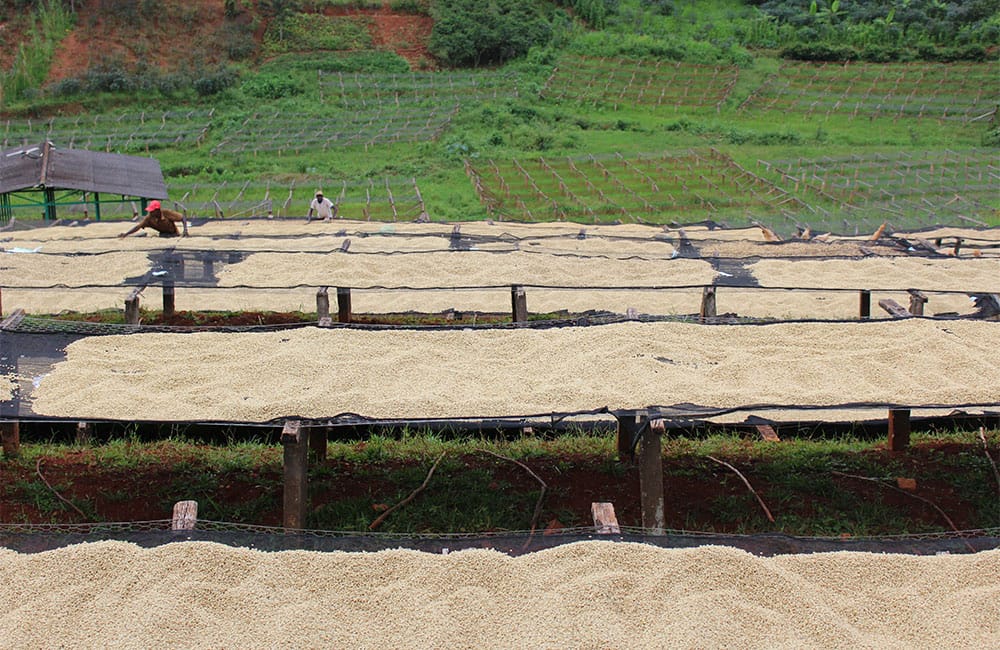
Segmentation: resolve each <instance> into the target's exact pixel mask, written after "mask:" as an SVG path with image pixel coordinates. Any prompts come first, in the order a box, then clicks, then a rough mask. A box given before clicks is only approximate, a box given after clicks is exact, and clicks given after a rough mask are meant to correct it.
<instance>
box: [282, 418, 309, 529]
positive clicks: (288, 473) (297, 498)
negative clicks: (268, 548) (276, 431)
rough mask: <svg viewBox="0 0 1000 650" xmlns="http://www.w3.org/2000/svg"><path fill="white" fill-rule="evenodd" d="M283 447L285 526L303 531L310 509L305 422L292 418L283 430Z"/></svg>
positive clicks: (307, 444)
mask: <svg viewBox="0 0 1000 650" xmlns="http://www.w3.org/2000/svg"><path fill="white" fill-rule="evenodd" d="M281 445H282V447H284V452H285V453H284V474H285V481H284V483H285V486H284V501H283V504H282V506H283V513H282V519H283V521H284V526H285V528H288V529H291V530H301V529H302V527H303V525H304V524H305V520H306V510H307V509H308V500H309V492H308V468H309V441H308V440H307V439H306V435H305V434H304V433H303V432H302V423H301V422H299V421H298V420H290V421H288V422H286V423H285V426H284V428H283V429H282V430H281Z"/></svg>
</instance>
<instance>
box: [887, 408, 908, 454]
mask: <svg viewBox="0 0 1000 650" xmlns="http://www.w3.org/2000/svg"><path fill="white" fill-rule="evenodd" d="M909 446H910V409H889V449H890V450H891V451H906V448H907V447H909Z"/></svg>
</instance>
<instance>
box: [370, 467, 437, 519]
mask: <svg viewBox="0 0 1000 650" xmlns="http://www.w3.org/2000/svg"><path fill="white" fill-rule="evenodd" d="M444 454H445V452H441V455H440V456H438V457H437V460H436V461H434V464H433V465H431V469H430V471H429V472H427V477H426V478H425V479H424V482H423V483H421V484H420V486H419V487H418V488H417V489H416V490H414V491H413V492H410V494H409V496H407V497H406V498H405V499H403V500H402V501H400V502H399V503H397V504H396V505H394V506H393V507H391V508H389V509H388V510H386V511H385V512H383V513H382V514H381V515H379V516H378V518H377V519H375V521H373V522H372V523H371V525H369V526H368V530H375V529H376V528H378V527H379V526H380V525H381V524H382V522H383V521H385V519H386V517H388V516H389V514H390V513H392V512H393V511H395V510H398V509H399V508H402V507H403V506H405V505H406V504H407V503H409V502H410V501H413V499H414V497H416V496H417V495H418V494H420V493H421V492H423V490H424V488H425V487H427V484H428V483H430V480H431V477H432V476H434V470H436V469H437V466H438V463H440V462H441V459H442V458H444Z"/></svg>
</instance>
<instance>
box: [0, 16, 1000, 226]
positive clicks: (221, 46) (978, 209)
mask: <svg viewBox="0 0 1000 650" xmlns="http://www.w3.org/2000/svg"><path fill="white" fill-rule="evenodd" d="M15 4H20V5H25V6H30V7H34V8H35V9H36V13H35V14H34V16H35V17H36V20H35V21H34V22H32V21H29V20H28V19H27V18H14V17H13V14H11V15H9V16H7V18H8V20H9V22H8V23H7V27H8V28H9V29H11V30H12V31H14V33H16V34H18V35H20V36H21V39H22V40H24V39H33V41H32V42H33V43H34V45H33V46H32V47H27V48H22V49H21V50H18V51H17V52H14V53H13V54H11V53H10V52H9V51H8V52H7V57H6V58H5V59H4V60H5V61H7V62H8V65H9V66H11V67H10V68H9V70H10V72H8V73H7V74H6V75H5V76H4V78H3V88H4V93H3V96H2V99H0V110H2V112H3V115H4V116H5V117H6V118H7V121H6V122H5V123H4V134H3V135H4V140H3V144H4V145H5V146H16V145H20V144H27V143H31V142H37V141H38V140H39V139H41V138H43V137H44V138H48V139H51V140H52V141H53V142H54V143H55V144H56V145H57V146H63V147H79V148H88V149H94V150H106V151H117V152H121V153H131V154H139V155H150V156H154V157H156V158H157V159H158V160H159V161H160V163H161V166H162V168H163V170H164V173H165V176H166V177H167V181H168V187H169V190H170V194H171V199H172V200H173V201H174V202H176V203H178V205H179V206H180V207H183V208H185V209H188V210H189V211H190V212H191V213H193V214H194V215H195V216H210V215H212V214H218V213H219V212H220V211H221V213H222V214H224V215H226V216H243V215H251V214H263V213H265V212H272V213H275V214H279V215H282V216H285V215H287V216H299V215H304V212H305V209H306V205H307V201H308V198H309V197H310V196H311V193H312V191H313V189H315V188H316V187H323V188H324V189H325V191H326V192H327V194H329V195H339V197H340V201H341V204H342V208H343V209H342V210H341V214H342V215H344V216H348V217H355V218H386V219H391V218H412V216H413V214H411V213H415V214H419V213H420V212H421V211H422V210H421V209H420V207H419V206H418V202H420V201H422V202H423V203H424V204H425V208H426V212H427V213H428V214H429V215H430V216H431V218H432V219H448V220H451V219H470V218H472V219H480V218H487V217H497V218H511V219H529V220H547V219H553V218H556V219H560V218H566V219H571V220H579V221H592V220H601V221H613V220H622V221H640V220H641V221H650V222H653V223H667V222H670V221H680V222H690V221H699V220H702V219H706V218H711V219H715V220H717V221H721V222H723V223H727V224H728V225H740V224H743V223H747V222H750V221H761V222H766V223H770V224H772V225H774V226H775V227H777V228H780V229H782V230H783V231H785V232H788V231H789V230H791V229H792V228H793V227H796V226H798V227H802V226H803V225H809V226H812V227H814V228H816V229H838V230H841V231H845V230H847V231H849V230H851V229H852V228H855V229H861V230H866V229H871V228H873V227H877V225H878V224H879V223H880V222H882V221H886V220H889V221H891V222H892V223H893V225H894V226H895V227H898V228H903V227H916V226H919V225H926V224H928V223H934V222H941V223H949V222H959V223H962V224H963V225H969V224H986V225H997V224H1000V215H998V208H1000V200H998V199H997V195H998V194H1000V192H997V191H996V190H997V189H998V185H997V183H998V180H997V178H996V172H995V168H996V165H995V160H994V159H995V154H996V147H997V145H998V143H1000V136H998V126H997V124H998V122H997V116H996V106H997V104H998V103H1000V87H998V86H1000V84H998V83H997V81H996V79H997V77H996V71H997V69H998V68H997V65H998V64H997V60H996V52H997V48H996V44H997V41H998V39H1000V36H998V34H1000V12H998V11H997V8H996V7H995V6H993V5H991V3H989V2H971V3H968V2H967V3H926V2H923V1H922V0H911V1H910V2H906V3H899V2H883V3H848V2H843V3H840V2H834V3H832V4H829V5H827V4H824V3H823V2H819V3H818V4H817V3H813V4H811V5H810V4H809V3H802V2H797V1H795V0H785V1H783V2H778V1H768V2H763V3H753V4H751V3H743V2H737V1H736V0H704V1H702V2H696V3H673V2H670V1H669V0H617V1H610V2H608V1H605V2H588V1H587V0H574V1H572V2H569V1H566V2H561V3H550V2H537V3H513V2H507V1H505V2H498V3H491V4H490V5H489V6H484V5H482V3H473V2H468V1H466V0H448V1H443V0H442V1H433V2H424V1H422V0H394V1H393V2H388V3H371V2H364V1H354V0H352V1H349V2H348V1H343V0H326V1H321V0H311V1H309V2H281V1H276V0H270V1H263V0H262V1H260V2H250V1H249V0H234V1H230V0H226V1H222V0H202V1H201V2H184V3H181V2H169V1H168V2H157V3H152V2H139V3H135V2H130V3H123V2H118V1H116V0H93V1H91V2H77V3H73V4H75V5H76V7H75V9H76V10H75V12H74V11H70V7H69V3H66V4H65V5H64V4H60V3H42V2H29V1H28V0H21V2H19V3H15ZM126 5H127V6H126ZM896 5H899V6H898V7H897V6H896ZM953 5H954V6H953ZM941 7H944V9H945V10H942V9H941ZM921 12H923V13H921ZM19 53H20V54H19ZM787 57H798V58H799V59H810V60H811V61H809V62H801V61H799V62H797V61H796V60H794V59H790V58H787ZM824 59H829V61H826V62H817V61H816V60H824ZM857 59H868V60H872V61H876V62H878V63H869V62H864V61H857ZM845 60H850V62H849V63H848V62H845ZM883 62H884V63H883ZM454 63H463V64H470V63H478V64H479V65H480V67H478V68H474V69H469V68H462V67H454V66H453V65H452V64H454ZM984 148H985V149H984ZM692 151H693V152H694V153H691V152H692ZM649 156H659V157H661V158H662V157H666V158H669V159H670V160H671V161H672V162H676V161H678V160H682V162H683V161H688V160H694V161H697V160H707V159H709V158H712V159H713V160H717V161H718V160H723V161H725V162H724V163H716V164H714V166H712V167H711V170H710V171H711V173H708V174H705V173H703V172H701V171H699V170H698V169H695V168H692V167H690V165H688V163H687V162H683V164H684V165H686V167H684V168H683V169H682V170H681V171H677V170H675V169H672V168H668V167H669V166H664V165H659V166H657V165H655V164H653V163H644V162H642V161H643V160H645V159H646V158H648V157H649ZM621 158H625V159H628V160H629V161H632V162H631V163H622V162H621V160H620V159H621ZM605 159H615V160H617V161H618V164H619V165H622V168H623V169H625V170H626V172H627V173H624V174H622V173H617V174H616V173H612V171H609V170H608V169H607V166H606V165H605V164H604V163H600V164H598V163H597V162H595V161H601V160H605ZM581 161H585V162H587V163H589V164H590V165H591V167H590V170H589V171H588V170H587V169H584V168H583V167H582V166H581ZM636 161H638V162H636ZM838 161H839V162H838ZM553 162H555V164H553ZM630 165H631V166H630ZM644 165H647V166H648V165H652V166H651V167H650V169H645V170H643V166H644ZM845 165H846V167H845ZM847 167H849V169H848V168H847ZM595 170H596V171H595ZM637 170H638V171H637ZM932 170H936V171H935V173H936V175H935V178H936V179H937V180H936V181H934V183H929V182H928V177H929V176H930V175H931V174H932ZM984 174H985V175H984ZM571 181H573V182H571ZM885 183H890V184H892V183H895V187H889V189H888V190H887V191H884V192H883V191H880V190H877V189H875V188H876V186H879V185H882V184H885ZM696 184H697V185H698V187H695V185H696ZM520 185H523V186H524V187H525V188H527V189H523V190H516V189H512V188H516V187H518V186H520ZM644 186H645V187H646V188H647V189H646V190H642V189H641V188H643V187H644ZM653 187H656V188H657V192H652V191H651V189H649V188H653ZM612 191H614V192H616V193H617V196H614V195H613V192H612ZM591 194H592V196H591ZM678 195H685V196H688V197H691V196H694V197H697V199H698V200H696V201H694V202H693V203H690V202H685V201H684V200H681V199H679V198H678ZM761 197H765V198H761ZM774 197H780V198H778V199H776V200H775V198H774ZM955 197H958V199H957V200H955ZM785 199H787V201H785ZM397 203H398V204H399V205H398V206H397V205H396V204H397ZM689 203H690V204H689ZM533 206H534V207H533ZM110 216H113V215H110Z"/></svg>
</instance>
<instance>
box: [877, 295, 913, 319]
mask: <svg viewBox="0 0 1000 650" xmlns="http://www.w3.org/2000/svg"><path fill="white" fill-rule="evenodd" d="M878 306H879V307H881V308H882V309H884V310H886V311H887V312H889V314H890V315H891V316H892V317H893V318H909V317H910V316H912V314H910V312H908V311H906V308H905V307H903V306H902V305H901V304H899V303H898V302H896V301H895V300H893V299H892V298H883V299H882V300H879V301H878Z"/></svg>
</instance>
